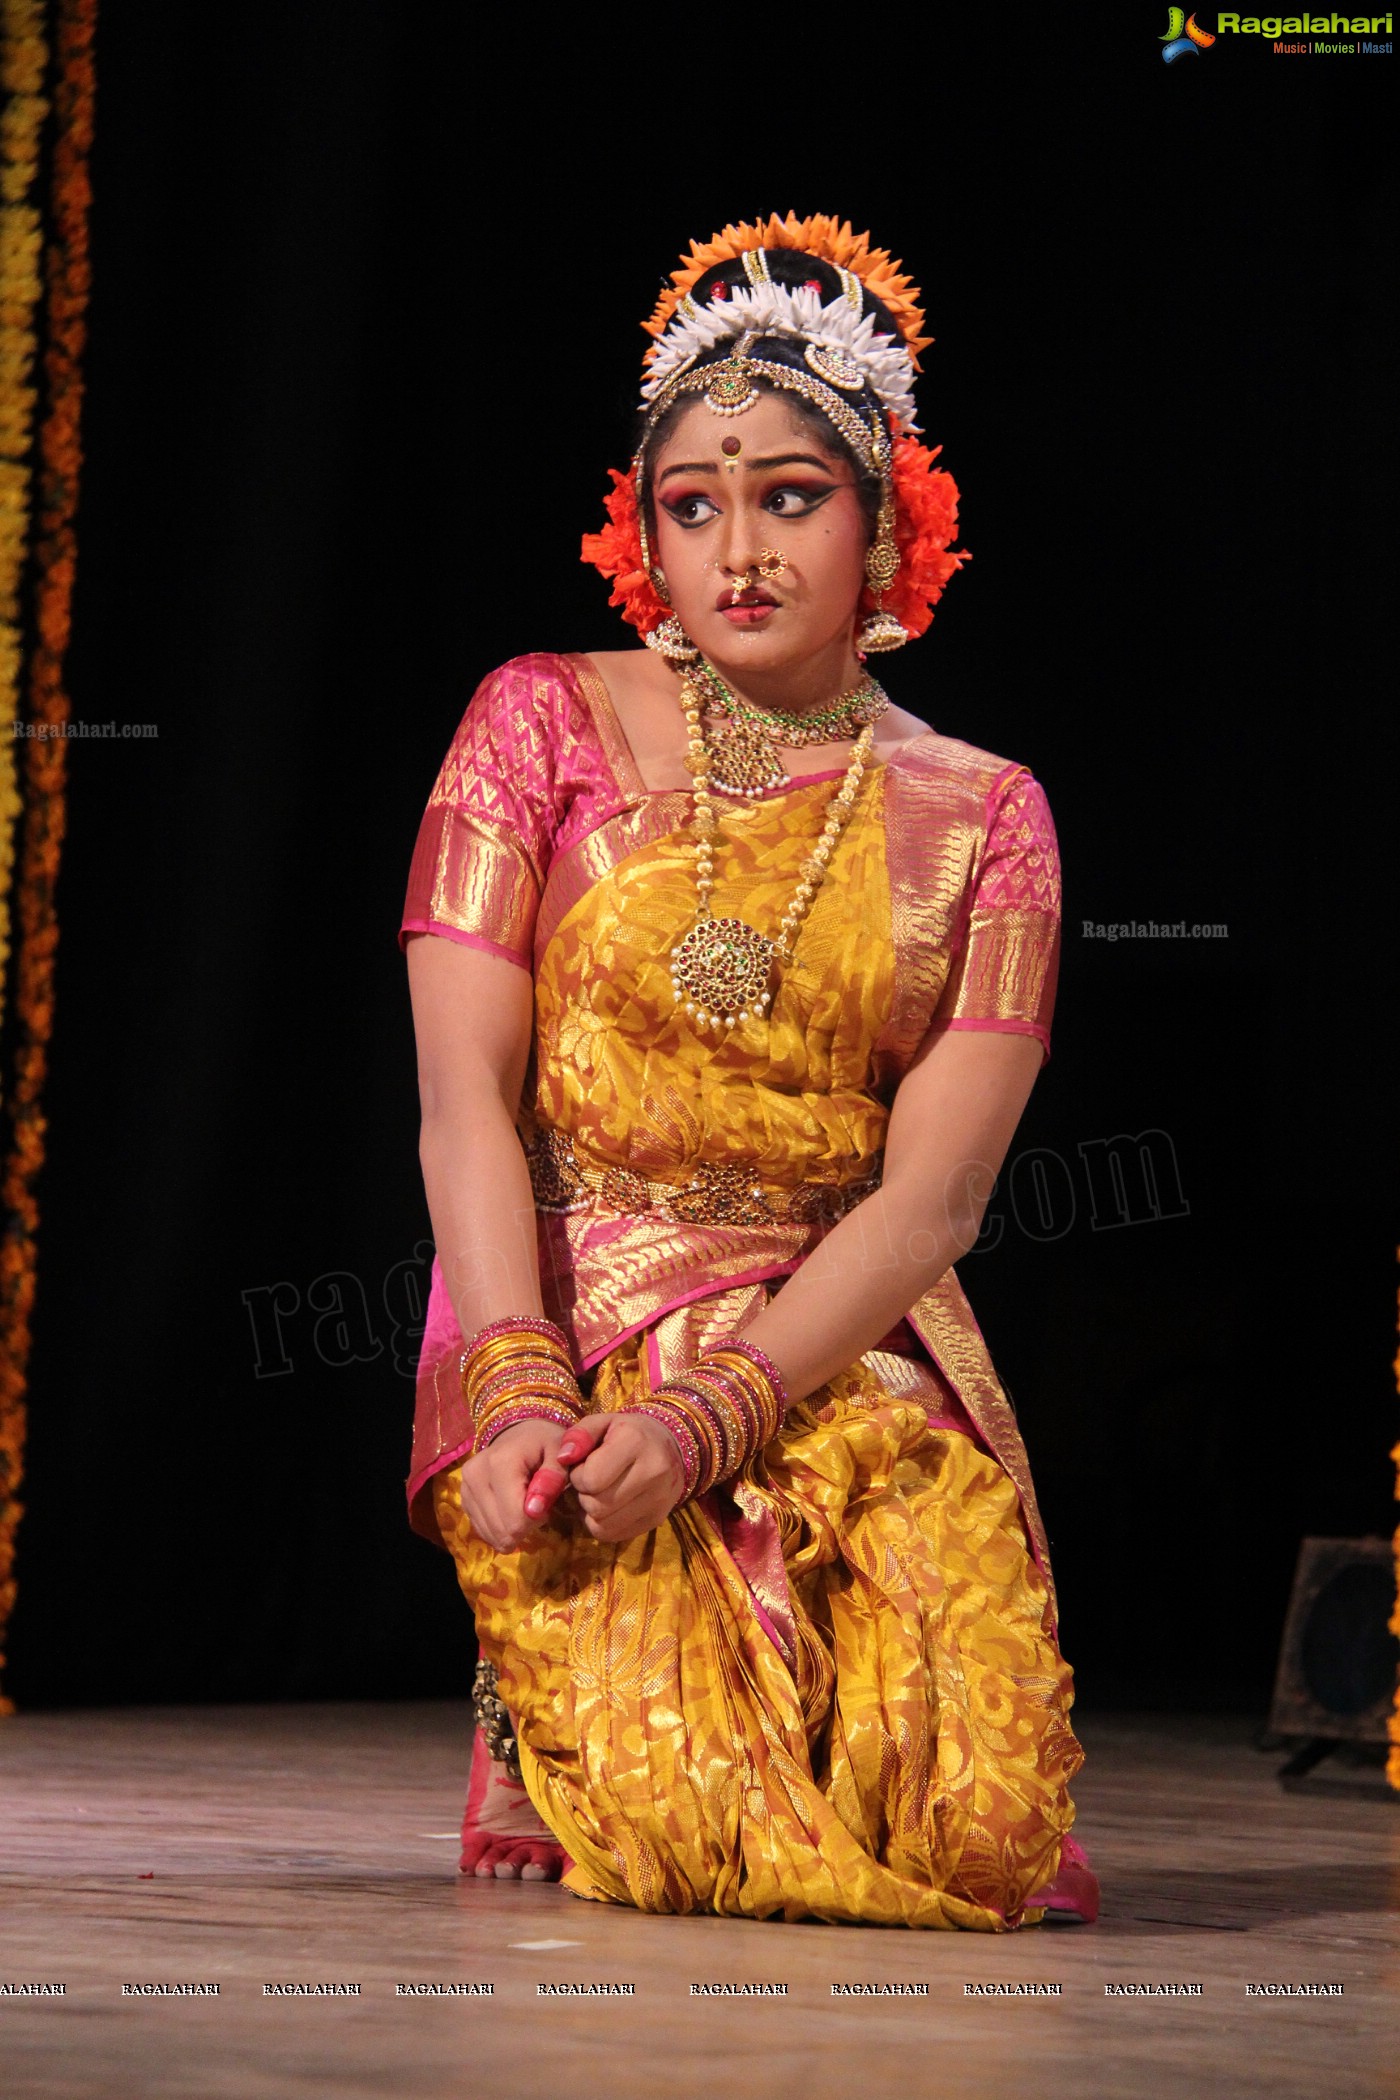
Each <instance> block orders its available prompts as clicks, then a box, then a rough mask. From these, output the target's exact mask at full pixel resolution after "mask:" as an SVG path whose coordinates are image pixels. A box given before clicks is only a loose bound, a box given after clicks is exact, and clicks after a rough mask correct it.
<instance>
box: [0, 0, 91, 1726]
mask: <svg viewBox="0 0 1400 2100" xmlns="http://www.w3.org/2000/svg"><path fill="white" fill-rule="evenodd" d="M23 11H24V12H26V13H32V12H33V10H32V9H29V10H23ZM96 17H97V0H55V7H54V17H53V20H54V47H55V48H54V60H55V75H56V77H55V80H54V88H53V106H54V129H53V172H52V193H51V198H52V202H51V224H50V230H49V239H48V245H47V250H46V254H45V264H46V273H45V274H46V284H47V300H46V306H45V352H44V374H45V381H46V394H47V408H46V413H45V416H44V422H43V426H42V429H41V431H40V434H39V456H38V468H39V476H38V478H39V491H38V493H39V519H38V530H37V532H36V534H35V540H34V547H33V563H34V601H33V622H34V637H35V638H34V645H33V652H32V655H31V658H30V663H29V680H28V688H29V719H30V721H31V722H33V723H35V724H39V723H43V724H47V725H50V727H55V726H58V725H61V724H62V723H64V722H66V721H67V719H68V696H67V693H66V692H65V691H64V687H63V658H64V653H65V651H66V648H67V644H68V628H69V620H70V617H71V611H72V597H73V571H74V563H75V552H76V547H75V539H74V533H73V518H74V513H75V510H76V507H77V499H78V469H79V465H80V462H81V458H82V454H81V449H80V443H79V418H80V413H81V409H82V393H83V388H82V366H81V357H82V350H83V343H84V340H85V334H86V328H85V319H84V317H85V313H86V309H87V298H88V286H89V265H88V240H87V222H88V208H89V204H90V201H91V192H90V188H89V183H88V154H89V151H90V149H91V145H92V121H93V97H94V75H93V48H92V47H93V30H94V26H95V23H96ZM7 27H8V22H7ZM66 758H67V742H66V739H65V738H64V737H63V736H61V735H59V736H54V735H48V736H40V737H33V738H30V739H28V740H27V742H26V747H25V780H24V789H25V792H24V832H23V844H22V848H21V854H20V862H19V888H18V904H19V913H18V924H19V937H20V945H19V954H18V957H17V967H16V972H15V1015H14V1021H15V1026H14V1050H13V1069H14V1088H13V1095H12V1099H11V1102H10V1111H9V1114H10V1143H9V1150H8V1155H7V1157H6V1160H5V1167H4V1180H3V1186H2V1187H0V1205H3V1209H4V1213H5V1216H4V1231H3V1237H2V1238H0V1633H3V1629H4V1626H5V1623H6V1620H7V1619H8V1616H9V1612H10V1608H11V1606H12V1604H13V1602H14V1594H15V1584H14V1538H15V1528H16V1525H17V1523H18V1519H19V1514H20V1508H19V1503H18V1501H17V1500H16V1491H17V1489H18V1487H19V1482H20V1472H21V1465H22V1459H23V1448H24V1426H25V1424H24V1392H25V1380H26V1374H27V1370H28V1363H29V1345H30V1327H29V1322H30V1316H31V1312H32V1309H33V1304H34V1249H35V1238H36V1235H37V1231H38V1224H39V1214H38V1205H37V1203H36V1201H35V1198H34V1182H35V1178H36V1176H37V1174H38V1171H39V1168H40V1166H41V1165H42V1162H43V1157H44V1130H45V1122H44V1115H43V1111H42V1107H41V1101H42V1096H43V1086H44V1078H45V1072H46V1068H47V1058H48V1043H49V1036H50V1033H51V1031H52V1026H53V966H54V950H55V947H56V945H57V940H58V922H57V918H56V915H55V910H54V886H55V883H56V881H57V877H58V864H59V854H60V849H61V846H62V842H63V826H64V800H63V796H64V785H65V778H66ZM0 1659H2V1658H0ZM8 1710H9V1707H8V1702H7V1701H0V1711H8Z"/></svg>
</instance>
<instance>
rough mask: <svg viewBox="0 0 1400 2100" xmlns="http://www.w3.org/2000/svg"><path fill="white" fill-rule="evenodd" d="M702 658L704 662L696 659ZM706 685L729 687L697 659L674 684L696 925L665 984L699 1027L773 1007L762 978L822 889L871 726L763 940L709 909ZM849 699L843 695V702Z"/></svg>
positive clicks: (784, 956)
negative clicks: (689, 780) (683, 748)
mask: <svg viewBox="0 0 1400 2100" xmlns="http://www.w3.org/2000/svg"><path fill="white" fill-rule="evenodd" d="M701 661H702V663H703V659H702V660H701ZM870 683H871V685H872V686H874V691H875V692H876V693H877V694H878V695H879V699H880V701H881V705H880V707H879V708H877V709H876V713H877V714H882V713H883V712H884V709H885V708H886V707H888V705H889V701H888V699H887V698H886V696H885V695H884V693H883V692H881V691H880V688H879V687H878V686H875V685H874V681H873V680H871V681H870ZM707 687H718V688H719V689H720V690H722V691H723V692H725V693H728V690H729V689H728V687H727V686H725V685H724V682H723V680H722V679H721V678H720V677H719V674H718V672H717V671H715V670H714V669H713V668H712V666H711V665H709V664H704V668H703V671H701V670H694V671H688V672H687V673H686V674H685V676H684V678H683V679H682V682H681V708H682V711H683V713H684V715H685V720H686V727H687V729H688V731H689V749H688V751H687V752H686V758H685V763H686V768H687V770H688V771H689V772H690V773H691V774H692V775H693V776H694V780H695V825H694V830H695V874H696V883H695V887H696V892H697V898H698V906H699V908H698V911H697V914H696V919H695V924H694V925H693V926H692V927H691V929H690V931H689V932H688V933H687V934H686V935H685V937H684V939H683V940H681V941H679V942H678V943H677V945H676V946H675V948H673V949H672V951H671V983H672V986H673V987H674V989H675V994H676V1000H677V1003H678V1005H680V1006H682V1007H683V1008H684V1010H685V1012H686V1013H687V1014H691V1015H693V1016H694V1018H695V1021H696V1022H697V1024H698V1025H699V1026H700V1027H701V1028H732V1027H734V1026H735V1024H736V1023H738V1022H742V1021H747V1020H749V1019H750V1018H752V1019H754V1020H758V1019H759V1018H760V1017H761V1016H762V1015H763V1014H764V1013H766V1012H767V1010H768V1008H769V1006H770V1005H771V1004H772V993H771V992H770V990H769V980H770V978H771V976H772V971H773V965H774V963H778V964H780V965H782V966H786V965H787V964H788V963H790V962H791V961H792V954H793V948H794V946H795V945H796V941H797V934H798V929H799V928H800V926H801V924H802V921H803V919H804V918H805V917H806V914H807V912H808V911H809V910H810V908H811V904H812V899H813V898H814V897H815V896H816V893H817V891H818V890H819V889H820V888H821V885H822V881H823V879H824V877H825V875H826V871H827V868H828V866H829V865H830V861H831V856H832V854H833V853H834V852H835V850H836V843H837V840H838V839H839V838H840V836H841V832H842V830H843V828H844V826H845V823H846V820H847V818H848V817H849V816H850V813H851V809H852V807H853V805H854V803H855V799H856V795H857V793H858V791H859V788H860V782H861V776H862V775H863V773H864V771H865V767H866V762H867V760H868V759H869V756H870V750H871V746H872V745H873V744H874V741H875V723H874V720H873V719H870V720H867V721H866V723H865V725H864V727H863V728H862V729H861V731H860V734H859V735H858V736H857V738H856V741H855V748H854V750H853V751H852V753H851V762H850V765H849V766H848V767H847V768H846V777H845V779H844V780H843V781H842V783H841V785H840V787H839V788H838V789H837V791H836V793H835V794H834V795H833V796H832V798H831V801H830V804H829V805H828V808H827V817H826V822H825V824H824V825H823V827H822V834H821V837H820V838H819V839H818V841H817V843H816V845H815V846H813V848H812V851H811V853H810V854H809V855H808V857H807V859H806V860H804V861H803V862H802V865H801V867H800V868H799V870H798V882H797V887H796V889H795V890H794V891H793V894H792V901H791V902H790V903H789V905H788V908H787V910H786V911H785V912H784V914H783V918H782V924H781V926H780V928H779V931H778V935H777V938H776V939H770V938H769V936H768V935H767V934H766V933H760V932H759V930H758V928H757V927H756V926H750V925H749V923H748V921H747V920H746V919H736V918H718V919H717V918H715V917H714V916H713V915H712V913H711V910H710V897H711V894H712V893H713V890H714V838H715V833H716V831H717V829H718V824H719V820H718V817H717V815H716V811H715V805H714V802H713V799H712V797H711V794H710V785H711V781H710V769H711V763H712V760H711V753H710V751H709V748H708V746H707V745H706V742H705V733H704V728H703V726H702V717H703V714H704V706H705V698H706V688H707ZM856 691H857V692H858V693H860V692H863V687H858V688H856ZM731 697H733V696H731ZM850 697H851V696H850V695H846V696H844V698H845V699H849V698H850ZM842 704H843V702H842V701H837V702H836V703H835V705H836V706H837V707H840V706H841V705H842ZM756 712H761V711H756ZM766 734H767V732H765V737H766ZM810 741H813V742H816V741H818V739H816V738H812V739H810ZM770 748H771V746H770ZM784 784H785V783H784ZM741 792H743V790H741Z"/></svg>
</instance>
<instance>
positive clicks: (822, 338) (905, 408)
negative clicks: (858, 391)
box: [642, 284, 919, 436]
mask: <svg viewBox="0 0 1400 2100" xmlns="http://www.w3.org/2000/svg"><path fill="white" fill-rule="evenodd" d="M742 336H750V337H757V336H787V337H788V338H790V340H792V341H793V342H798V343H804V344H812V345H814V346H815V347H816V348H817V349H818V350H819V351H828V352H830V353H832V355H833V357H835V358H836V359H838V360H847V359H848V360H850V361H851V362H852V363H853V364H855V365H856V366H858V367H859V369H860V371H861V373H862V374H863V375H864V378H865V380H866V382H867V384H868V385H869V386H870V388H871V391H872V392H873V393H874V395H875V397H876V399H877V400H878V401H879V402H880V404H881V406H882V407H883V408H885V409H887V410H888V412H889V413H890V415H892V416H893V417H894V418H895V420H896V422H897V423H898V424H899V427H900V428H901V430H904V431H906V432H908V433H909V434H910V435H911V436H913V435H916V434H917V432H918V428H919V426H918V424H917V423H916V422H915V421H914V365H913V360H912V359H911V357H910V355H909V352H908V350H907V349H906V348H905V347H904V344H903V342H902V341H901V340H900V338H899V337H898V336H890V335H881V334H879V333H878V332H877V330H876V327H875V317H874V315H873V314H867V315H865V316H863V317H862V315H861V314H860V313H859V311H858V310H857V309H856V308H855V307H854V306H853V305H852V303H851V301H850V300H849V298H847V297H846V296H840V297H837V298H835V299H833V300H832V301H831V302H830V304H829V305H823V304H822V299H821V294H820V293H819V292H815V291H813V290H812V289H811V288H810V286H808V285H798V286H796V287H793V288H789V287H788V286H787V285H783V284H758V285H755V286H754V287H753V288H752V289H750V290H737V291H732V292H731V293H730V294H729V296H728V298H727V299H722V300H715V301H713V302H712V303H711V304H709V305H706V306H697V305H696V304H695V302H694V301H693V300H691V299H686V300H685V301H684V302H683V303H682V305H681V306H680V307H679V308H678V309H677V312H676V317H675V319H674V320H673V321H672V323H671V325H670V327H669V328H668V329H667V330H666V333H665V334H664V335H663V336H662V338H661V340H660V342H659V343H658V344H657V346H656V352H655V355H654V357H653V359H652V362H651V364H650V366H649V367H648V370H647V376H646V380H645V382H644V384H643V387H642V406H643V407H644V408H650V407H651V405H652V403H653V401H654V400H655V399H656V397H657V395H658V394H660V393H661V391H662V389H663V388H664V387H665V386H666V385H667V384H668V382H669V381H670V380H672V379H674V378H676V377H677V376H678V375H679V374H680V373H681V372H682V371H684V370H685V368H686V367H687V366H688V365H690V364H692V363H693V362H694V361H695V359H696V358H697V357H702V356H703V355H704V354H705V352H706V351H707V350H713V349H714V347H715V346H716V344H718V343H722V342H725V341H726V340H727V339H729V338H731V337H742ZM814 369H816V370H818V371H820V370H821V366H820V365H817V366H816V367H815V368H814Z"/></svg>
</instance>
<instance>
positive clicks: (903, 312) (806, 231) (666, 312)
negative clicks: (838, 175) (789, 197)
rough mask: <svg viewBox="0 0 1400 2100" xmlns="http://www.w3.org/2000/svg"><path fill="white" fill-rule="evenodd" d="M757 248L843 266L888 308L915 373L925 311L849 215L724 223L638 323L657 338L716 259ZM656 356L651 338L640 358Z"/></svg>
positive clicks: (906, 280) (908, 282) (898, 270)
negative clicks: (854, 229) (791, 251)
mask: <svg viewBox="0 0 1400 2100" xmlns="http://www.w3.org/2000/svg"><path fill="white" fill-rule="evenodd" d="M756 248H759V249H762V248H797V249H800V250H801V252H802V253H803V254H804V255H812V256H815V257H816V259H817V261H818V262H825V263H830V264H831V266H832V268H833V269H835V270H846V271H848V272H849V273H850V275H851V276H852V277H856V278H858V279H859V280H860V282H861V284H863V285H864V287H865V289H866V291H867V292H869V293H870V294H871V295H872V297H874V298H876V299H879V300H881V301H882V303H883V304H884V305H885V306H887V307H888V308H889V310H890V313H891V314H892V315H893V317H894V320H895V322H896V323H897V325H898V328H899V332H900V335H901V336H902V337H903V339H904V347H905V349H906V350H907V351H908V352H909V356H910V358H911V360H912V362H913V366H914V369H915V371H916V372H917V371H919V370H920V369H921V367H920V364H919V352H920V351H921V350H927V348H928V347H929V345H930V343H931V342H932V341H933V337H932V336H931V335H924V334H923V333H922V332H921V331H922V329H923V325H924V311H923V308H922V307H921V306H920V304H919V298H920V293H919V288H918V286H917V285H916V284H915V283H914V280H913V279H912V278H911V277H908V276H906V275H905V274H904V266H903V264H902V263H898V262H895V261H894V259H893V258H892V257H891V255H890V252H889V250H888V249H887V248H872V247H871V245H870V235H869V234H868V233H854V232H852V230H851V222H850V220H849V219H846V220H844V221H843V220H840V219H835V218H832V217H831V216H830V214H829V213H826V212H818V213H816V214H815V216H814V217H812V218H809V219H799V218H798V217H797V216H796V215H795V213H793V212H789V213H788V215H787V217H786V218H785V219H780V218H779V217H778V215H777V213H776V212H775V213H774V214H773V216H772V217H771V218H769V219H768V220H767V221H763V220H755V221H753V222H752V223H750V222H749V221H747V220H746V221H745V222H744V224H743V225H741V226H726V227H725V229H724V231H723V233H716V234H714V235H712V236H711V238H710V239H709V240H708V241H704V242H701V241H692V242H691V244H690V257H689V260H686V259H684V258H682V261H681V265H680V268H679V269H678V270H673V271H672V272H671V287H670V289H668V290H667V291H664V292H663V293H662V294H661V297H660V298H659V299H658V300H657V302H656V311H655V312H654V313H653V315H652V317H651V319H650V320H649V321H644V322H643V323H642V326H643V328H645V330H646V332H647V334H648V335H650V336H652V337H654V338H655V339H656V342H659V341H660V339H661V337H662V336H663V335H664V334H665V332H666V329H667V327H668V326H669V324H670V322H671V320H672V317H673V316H674V314H675V312H676V309H677V307H678V306H679V305H680V303H681V301H682V300H683V299H686V298H688V297H689V296H690V294H691V292H692V291H693V290H694V289H695V286H696V285H697V284H698V283H699V282H700V279H701V278H702V277H703V276H704V274H705V272H706V271H707V270H712V269H713V268H714V266H715V264H716V263H723V262H736V261H737V260H738V259H739V257H740V256H742V255H746V254H750V253H752V251H753V250H754V249H756ZM655 355H656V343H655V342H654V343H653V345H652V348H651V349H650V350H648V352H647V353H646V357H645V359H644V362H645V363H647V364H650V362H651V361H652V359H653V358H654V357H655Z"/></svg>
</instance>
